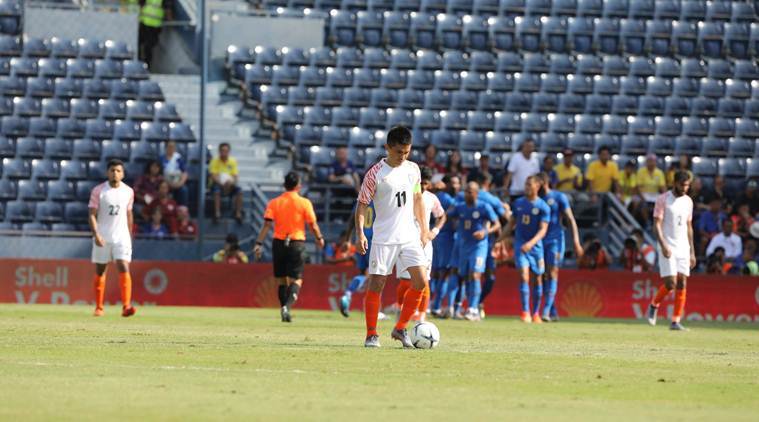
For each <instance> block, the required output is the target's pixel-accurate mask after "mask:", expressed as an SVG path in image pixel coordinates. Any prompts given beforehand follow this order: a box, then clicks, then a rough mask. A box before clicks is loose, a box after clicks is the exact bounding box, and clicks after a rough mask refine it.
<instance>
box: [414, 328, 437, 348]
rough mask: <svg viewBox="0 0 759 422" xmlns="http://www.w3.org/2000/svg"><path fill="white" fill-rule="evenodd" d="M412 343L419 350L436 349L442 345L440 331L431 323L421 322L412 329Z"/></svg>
mask: <svg viewBox="0 0 759 422" xmlns="http://www.w3.org/2000/svg"><path fill="white" fill-rule="evenodd" d="M411 343H412V344H413V345H414V347H416V348H417V349H434V348H435V347H437V345H438V344H439V343H440V331H438V329H437V327H436V326H435V324H433V323H431V322H420V323H418V324H416V325H415V326H414V328H412V329H411Z"/></svg>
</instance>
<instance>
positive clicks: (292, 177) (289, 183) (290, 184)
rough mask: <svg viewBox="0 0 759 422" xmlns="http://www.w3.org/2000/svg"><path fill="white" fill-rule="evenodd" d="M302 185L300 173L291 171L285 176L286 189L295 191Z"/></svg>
mask: <svg viewBox="0 0 759 422" xmlns="http://www.w3.org/2000/svg"><path fill="white" fill-rule="evenodd" d="M299 184H300V176H299V175H298V173H296V172H294V171H291V172H289V173H287V174H286V175H285V189H287V190H293V189H295V188H296V187H297V186H298V185H299Z"/></svg>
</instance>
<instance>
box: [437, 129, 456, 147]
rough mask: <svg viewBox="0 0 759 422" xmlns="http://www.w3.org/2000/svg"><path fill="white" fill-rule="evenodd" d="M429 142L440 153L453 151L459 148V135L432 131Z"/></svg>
mask: <svg viewBox="0 0 759 422" xmlns="http://www.w3.org/2000/svg"><path fill="white" fill-rule="evenodd" d="M431 142H432V145H434V146H435V147H436V148H437V149H439V150H441V151H450V150H455V149H458V148H459V133H458V132H456V131H450V130H444V129H440V130H434V131H432V138H431Z"/></svg>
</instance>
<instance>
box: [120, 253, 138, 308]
mask: <svg viewBox="0 0 759 422" xmlns="http://www.w3.org/2000/svg"><path fill="white" fill-rule="evenodd" d="M116 268H117V269H118V270H119V287H120V288H121V304H122V306H121V316H123V317H130V316H132V315H134V314H135V312H137V310H136V309H135V308H134V306H132V275H131V274H130V273H129V261H126V260H123V259H117V260H116Z"/></svg>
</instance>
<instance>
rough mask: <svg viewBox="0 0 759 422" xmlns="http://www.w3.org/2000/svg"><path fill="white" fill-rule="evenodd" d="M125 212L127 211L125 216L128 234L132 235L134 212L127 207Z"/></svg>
mask: <svg viewBox="0 0 759 422" xmlns="http://www.w3.org/2000/svg"><path fill="white" fill-rule="evenodd" d="M126 213H127V214H126V217H127V227H128V228H129V235H130V236H132V233H134V231H133V228H134V212H132V209H131V208H129V209H127V212H126Z"/></svg>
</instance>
